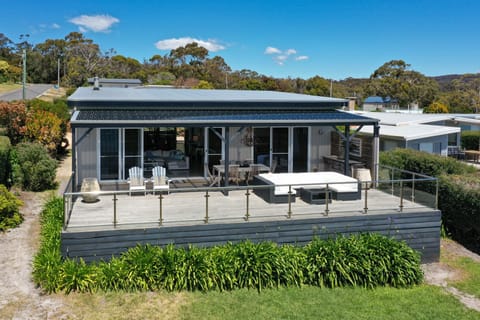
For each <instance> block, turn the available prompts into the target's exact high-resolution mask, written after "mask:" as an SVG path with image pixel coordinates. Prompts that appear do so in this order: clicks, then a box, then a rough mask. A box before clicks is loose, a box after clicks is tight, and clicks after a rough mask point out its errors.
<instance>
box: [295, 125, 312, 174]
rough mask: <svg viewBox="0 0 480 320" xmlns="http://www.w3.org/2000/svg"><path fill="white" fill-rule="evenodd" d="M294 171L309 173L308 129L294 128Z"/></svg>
mask: <svg viewBox="0 0 480 320" xmlns="http://www.w3.org/2000/svg"><path fill="white" fill-rule="evenodd" d="M292 140H293V153H292V160H293V161H292V171H293V172H306V171H308V128H306V127H301V128H293V139H292Z"/></svg>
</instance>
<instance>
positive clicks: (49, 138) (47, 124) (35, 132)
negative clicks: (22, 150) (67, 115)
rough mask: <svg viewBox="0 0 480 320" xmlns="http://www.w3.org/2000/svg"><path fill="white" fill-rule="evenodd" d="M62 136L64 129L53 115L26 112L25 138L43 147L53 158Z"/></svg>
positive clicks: (42, 111)
mask: <svg viewBox="0 0 480 320" xmlns="http://www.w3.org/2000/svg"><path fill="white" fill-rule="evenodd" d="M64 136H65V129H63V128H62V120H61V119H60V118H59V117H57V116H56V115H55V114H54V113H51V112H49V111H44V110H30V111H29V112H28V115H27V124H26V126H25V137H26V138H27V139H28V140H29V141H32V142H38V143H40V144H42V145H43V146H45V147H46V148H47V150H48V152H49V153H50V154H51V155H52V156H53V157H55V156H56V154H57V150H58V149H59V148H60V146H61V144H62V140H63V137H64Z"/></svg>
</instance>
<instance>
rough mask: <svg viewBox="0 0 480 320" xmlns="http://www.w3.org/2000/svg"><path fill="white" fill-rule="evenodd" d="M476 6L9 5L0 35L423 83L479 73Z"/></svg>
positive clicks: (275, 71)
mask: <svg viewBox="0 0 480 320" xmlns="http://www.w3.org/2000/svg"><path fill="white" fill-rule="evenodd" d="M479 12H480V1H478V0H451V1H447V0H436V1H433V0H415V1H412V0H403V1H388V0H385V1H380V0H350V1H347V0H343V1H342V0H338V1H332V0H330V1H324V0H311V1H310V0H305V1H293V0H291V1H284V0H276V1H270V0H264V1H262V0H256V1H251V0H241V1H235V0H226V1H208V0H203V1H190V0H183V1H172V0H169V1H155V0H149V1H143V0H137V1H123V0H116V1H102V0H96V1H90V0H80V1H69V0H63V1H30V0H24V1H9V3H8V6H7V5H5V4H3V5H2V10H1V11H0V18H1V19H0V32H1V33H4V34H5V35H6V36H7V37H9V38H10V39H11V40H12V41H14V42H18V41H19V36H20V35H21V34H29V38H28V40H29V42H31V43H33V44H37V43H40V42H43V41H45V40H46V39H58V38H64V37H65V36H66V35H67V34H68V33H70V32H72V31H81V32H83V33H84V35H85V37H86V38H89V39H92V40H94V42H95V43H97V44H99V45H100V48H101V49H102V51H108V50H109V49H111V48H113V49H115V50H116V52H117V53H118V54H121V55H124V56H127V57H132V58H135V59H138V60H139V61H140V62H142V61H143V60H144V59H149V58H151V57H152V56H153V55H155V54H160V55H164V54H166V53H168V52H170V50H171V49H172V48H174V47H175V46H176V45H184V44H185V43H186V42H188V40H189V39H195V40H197V42H201V43H203V44H204V46H206V47H207V48H209V50H210V57H213V56H215V55H220V56H222V57H223V58H224V59H225V61H226V62H227V63H228V64H229V65H230V67H231V68H232V69H233V70H240V69H250V70H254V71H256V72H258V73H260V74H265V75H269V76H274V77H292V78H296V77H301V78H309V77H312V76H315V75H320V76H322V77H325V78H329V79H336V80H339V79H344V78H347V77H354V78H364V77H369V76H370V75H371V74H372V73H373V71H374V70H375V69H377V68H378V67H379V66H381V65H382V64H383V63H385V62H387V61H390V60H394V59H402V60H404V61H406V62H407V63H409V64H410V65H411V68H412V69H413V70H416V71H419V72H421V73H423V74H425V75H427V76H436V75H443V74H452V73H478V72H480V39H479V38H480V18H479V16H478V15H479Z"/></svg>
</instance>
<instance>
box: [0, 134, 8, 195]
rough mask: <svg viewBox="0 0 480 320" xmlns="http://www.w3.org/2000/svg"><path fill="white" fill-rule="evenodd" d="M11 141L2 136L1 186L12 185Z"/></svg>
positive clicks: (0, 151) (0, 154)
mask: <svg viewBox="0 0 480 320" xmlns="http://www.w3.org/2000/svg"><path fill="white" fill-rule="evenodd" d="M10 148H11V146H10V139H8V137H5V136H0V184H3V185H5V186H7V187H8V186H9V185H10V170H11V169H10Z"/></svg>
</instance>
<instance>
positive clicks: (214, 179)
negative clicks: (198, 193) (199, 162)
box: [205, 165, 220, 187]
mask: <svg viewBox="0 0 480 320" xmlns="http://www.w3.org/2000/svg"><path fill="white" fill-rule="evenodd" d="M205 172H206V174H207V179H208V186H209V187H213V186H214V185H220V177H219V176H216V175H214V174H212V172H211V171H210V169H209V168H208V165H205Z"/></svg>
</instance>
